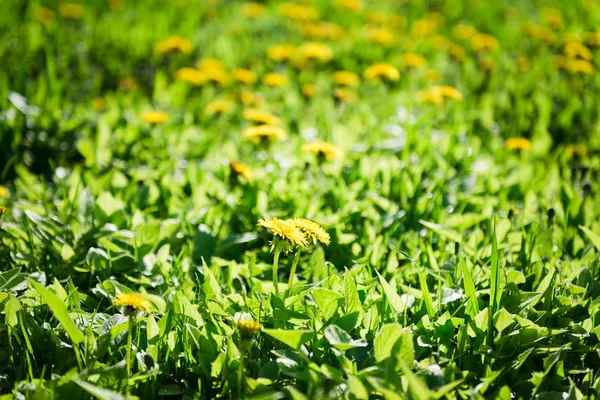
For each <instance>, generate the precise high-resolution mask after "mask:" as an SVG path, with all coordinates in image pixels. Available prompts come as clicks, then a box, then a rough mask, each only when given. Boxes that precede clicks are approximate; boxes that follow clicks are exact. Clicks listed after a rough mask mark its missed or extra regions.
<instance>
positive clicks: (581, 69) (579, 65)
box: [566, 60, 594, 75]
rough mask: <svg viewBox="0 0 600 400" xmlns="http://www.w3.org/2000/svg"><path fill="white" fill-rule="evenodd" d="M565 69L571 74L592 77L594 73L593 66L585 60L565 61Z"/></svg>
mask: <svg viewBox="0 0 600 400" xmlns="http://www.w3.org/2000/svg"><path fill="white" fill-rule="evenodd" d="M566 68H567V71H569V72H570V73H572V74H578V73H582V74H586V75H592V74H593V73H594V65H593V64H592V63H590V62H588V61H585V60H567V65H566Z"/></svg>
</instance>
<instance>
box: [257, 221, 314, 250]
mask: <svg viewBox="0 0 600 400" xmlns="http://www.w3.org/2000/svg"><path fill="white" fill-rule="evenodd" d="M258 226H262V227H264V228H267V229H268V230H270V231H271V233H272V234H273V236H274V237H275V238H277V239H280V240H283V241H285V242H287V244H288V245H291V246H290V247H295V246H299V247H306V246H307V245H308V242H307V240H306V235H305V234H304V233H303V232H302V231H301V230H300V228H298V227H297V226H296V224H295V223H294V222H292V221H291V220H281V219H279V218H273V219H266V220H265V219H260V220H259V221H258ZM290 247H288V249H287V250H291V248H290Z"/></svg>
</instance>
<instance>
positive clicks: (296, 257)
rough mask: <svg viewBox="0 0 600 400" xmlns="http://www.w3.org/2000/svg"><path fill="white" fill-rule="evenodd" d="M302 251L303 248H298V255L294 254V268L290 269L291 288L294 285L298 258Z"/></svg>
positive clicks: (289, 284)
mask: <svg viewBox="0 0 600 400" xmlns="http://www.w3.org/2000/svg"><path fill="white" fill-rule="evenodd" d="M300 253H302V250H301V249H298V251H297V252H296V255H295V256H294V263H293V264H292V269H291V270H290V280H289V281H288V289H291V288H292V286H293V285H294V276H295V275H296V267H297V266H298V260H299V259H300Z"/></svg>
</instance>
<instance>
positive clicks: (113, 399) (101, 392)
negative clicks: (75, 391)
mask: <svg viewBox="0 0 600 400" xmlns="http://www.w3.org/2000/svg"><path fill="white" fill-rule="evenodd" d="M71 381H72V382H74V383H76V384H77V385H79V386H80V387H81V388H82V389H83V390H85V391H86V392H88V393H89V394H91V395H92V396H94V397H96V398H97V399H100V400H125V399H126V397H124V396H122V395H121V394H119V393H117V392H113V391H112V390H109V389H104V388H100V387H98V386H96V385H92V384H91V383H89V382H86V381H84V380H81V379H79V378H74V379H71Z"/></svg>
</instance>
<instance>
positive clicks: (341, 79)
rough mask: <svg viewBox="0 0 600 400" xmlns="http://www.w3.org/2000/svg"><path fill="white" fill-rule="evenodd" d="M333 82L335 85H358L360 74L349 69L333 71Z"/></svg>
mask: <svg viewBox="0 0 600 400" xmlns="http://www.w3.org/2000/svg"><path fill="white" fill-rule="evenodd" d="M333 82H334V83H335V84H336V85H343V86H350V87H359V86H360V76H358V74H355V73H354V72H351V71H337V72H334V73H333Z"/></svg>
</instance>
